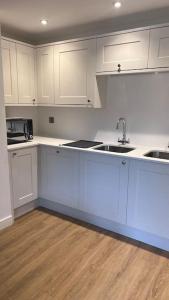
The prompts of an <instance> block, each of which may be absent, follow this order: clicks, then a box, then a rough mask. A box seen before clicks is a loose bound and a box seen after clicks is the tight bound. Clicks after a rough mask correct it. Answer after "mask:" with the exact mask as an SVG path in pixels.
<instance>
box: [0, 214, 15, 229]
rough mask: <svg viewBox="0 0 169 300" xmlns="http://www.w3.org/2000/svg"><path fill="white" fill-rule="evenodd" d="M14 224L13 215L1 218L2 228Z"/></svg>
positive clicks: (0, 227) (0, 224) (0, 226)
mask: <svg viewBox="0 0 169 300" xmlns="http://www.w3.org/2000/svg"><path fill="white" fill-rule="evenodd" d="M12 224H13V217H12V215H11V216H8V217H6V218H4V219H1V220H0V230H2V229H4V228H6V227H8V226H11V225H12Z"/></svg>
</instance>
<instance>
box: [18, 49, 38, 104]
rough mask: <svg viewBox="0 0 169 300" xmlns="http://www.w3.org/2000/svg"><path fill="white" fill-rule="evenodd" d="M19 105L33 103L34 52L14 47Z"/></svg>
mask: <svg viewBox="0 0 169 300" xmlns="http://www.w3.org/2000/svg"><path fill="white" fill-rule="evenodd" d="M16 49H17V71H18V95H19V103H22V104H34V103H35V50H34V48H32V47H29V46H23V45H19V44H18V45H16Z"/></svg>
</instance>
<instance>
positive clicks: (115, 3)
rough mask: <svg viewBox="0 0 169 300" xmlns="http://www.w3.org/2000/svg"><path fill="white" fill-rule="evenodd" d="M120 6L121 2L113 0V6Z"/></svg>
mask: <svg viewBox="0 0 169 300" xmlns="http://www.w3.org/2000/svg"><path fill="white" fill-rule="evenodd" d="M121 6H122V3H121V2H120V1H116V2H114V7H115V8H120V7H121Z"/></svg>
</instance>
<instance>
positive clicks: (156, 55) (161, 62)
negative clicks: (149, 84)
mask: <svg viewBox="0 0 169 300" xmlns="http://www.w3.org/2000/svg"><path fill="white" fill-rule="evenodd" d="M148 67H149V68H166V67H169V27H164V28H156V29H152V30H151V31H150V53H149V63H148Z"/></svg>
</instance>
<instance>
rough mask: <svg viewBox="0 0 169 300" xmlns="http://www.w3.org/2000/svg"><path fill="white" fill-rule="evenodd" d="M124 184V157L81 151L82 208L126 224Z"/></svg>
mask: <svg viewBox="0 0 169 300" xmlns="http://www.w3.org/2000/svg"><path fill="white" fill-rule="evenodd" d="M127 184H128V161H127V160H122V159H121V158H115V157H106V156H104V155H94V154H87V155H86V154H81V198H80V199H81V200H80V201H81V202H80V209H81V210H82V211H85V212H87V213H90V214H92V215H96V216H98V217H102V218H104V219H107V220H111V221H115V222H119V223H123V224H125V223H126V206H127Z"/></svg>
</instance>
